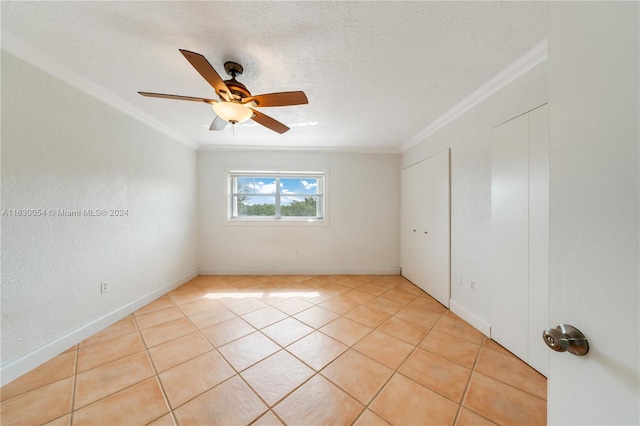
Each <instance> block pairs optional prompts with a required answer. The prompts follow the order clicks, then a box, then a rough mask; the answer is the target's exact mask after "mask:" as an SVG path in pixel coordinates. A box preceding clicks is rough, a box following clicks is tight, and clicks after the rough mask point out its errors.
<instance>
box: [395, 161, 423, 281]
mask: <svg viewBox="0 0 640 426" xmlns="http://www.w3.org/2000/svg"><path fill="white" fill-rule="evenodd" d="M417 182H418V176H417V169H416V167H415V166H413V167H408V168H406V169H404V170H403V171H402V177H401V192H400V203H401V212H400V223H401V232H400V241H401V243H400V244H401V253H400V258H401V259H402V276H404V277H405V278H406V279H408V280H409V281H411V282H413V283H417V282H418V281H419V277H420V273H421V271H420V261H419V256H420V239H419V238H418V197H417V195H416V193H417Z"/></svg>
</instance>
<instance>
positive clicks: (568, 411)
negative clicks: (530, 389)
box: [548, 2, 640, 425]
mask: <svg viewBox="0 0 640 426" xmlns="http://www.w3.org/2000/svg"><path fill="white" fill-rule="evenodd" d="M639 17H640V3H638V2H594V3H591V2H577V3H573V2H552V3H550V23H549V106H550V120H549V122H550V175H549V176H550V195H551V197H550V212H551V215H550V223H549V225H550V234H549V259H550V263H549V278H550V291H549V296H550V306H549V319H550V322H551V324H552V325H557V324H560V323H567V324H571V325H573V326H575V327H577V328H578V329H580V331H582V332H583V333H584V334H585V336H586V337H587V339H588V340H589V346H590V351H589V353H588V354H587V355H586V356H584V357H576V356H573V355H570V354H568V353H557V352H552V351H549V357H550V359H549V382H548V387H549V388H548V389H549V392H548V422H549V424H563V425H567V424H580V425H589V424H598V425H603V424H607V425H623V424H624V425H638V424H640V407H639V405H640V321H639V319H640V295H639V293H640V282H639V281H640V279H639V263H640V250H639V228H640V223H639V216H640V214H639V198H640V185H639V168H640V164H639V150H640V146H639V140H640V131H639V129H638V122H639V119H638V117H639V116H640V109H639V93H640V85H639V74H640V69H639V63H640V57H639V56H640V55H639V51H640V42H639V40H640V34H639V32H640V31H639V29H640V19H639Z"/></svg>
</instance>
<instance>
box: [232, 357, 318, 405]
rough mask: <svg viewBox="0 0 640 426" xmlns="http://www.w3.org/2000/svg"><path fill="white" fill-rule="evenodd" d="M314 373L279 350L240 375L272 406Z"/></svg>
mask: <svg viewBox="0 0 640 426" xmlns="http://www.w3.org/2000/svg"><path fill="white" fill-rule="evenodd" d="M314 373H315V372H314V371H313V370H312V369H310V368H309V367H307V366H306V365H304V364H303V363H302V362H300V361H298V360H297V359H296V358H295V357H294V356H293V355H291V354H289V353H288V352H286V351H280V352H278V353H276V354H274V355H272V356H270V357H269V358H267V359H264V360H262V361H260V362H259V363H257V364H255V365H254V366H252V367H250V368H248V369H246V370H245V371H243V372H242V373H241V376H242V377H244V379H245V380H246V381H247V382H248V383H249V385H250V386H251V387H252V388H253V390H255V391H256V392H257V393H258V395H260V396H261V397H262V399H263V400H265V401H266V403H267V404H268V405H269V406H272V405H274V404H275V403H276V402H278V401H280V400H281V399H282V398H283V397H284V396H285V395H287V394H288V393H289V392H291V391H292V390H294V389H295V388H297V387H298V386H300V385H301V384H302V383H304V382H305V381H306V380H307V379H308V378H310V377H311V376H312V375H313V374H314Z"/></svg>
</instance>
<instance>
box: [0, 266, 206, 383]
mask: <svg viewBox="0 0 640 426" xmlns="http://www.w3.org/2000/svg"><path fill="white" fill-rule="evenodd" d="M197 276H198V271H197V270H194V271H191V272H189V273H187V274H185V275H183V276H181V277H180V278H177V279H176V280H174V281H172V282H170V283H169V284H167V285H165V286H163V287H161V288H159V289H157V290H154V291H152V292H151V293H148V294H146V295H144V296H142V297H140V298H138V299H136V300H134V301H133V302H130V303H127V304H126V305H124V306H122V307H121V308H118V309H116V310H115V311H113V312H110V313H108V314H107V315H105V316H103V317H101V318H98V319H97V320H95V321H92V322H90V323H89V324H86V325H84V326H82V327H80V328H79V329H77V330H75V331H72V332H71V333H69V334H67V335H65V336H63V337H61V338H59V339H56V340H54V341H53V342H50V343H48V344H46V345H44V346H42V347H40V348H37V349H35V350H33V351H31V352H29V353H28V354H26V355H25V356H23V357H21V358H19V359H17V360H15V361H13V362H11V363H9V364H7V365H3V366H2V367H1V368H0V380H1V385H2V386H4V385H5V384H7V383H9V382H11V381H12V380H15V379H16V378H18V377H20V376H22V375H23V374H25V373H28V372H29V371H31V370H33V369H34V368H36V367H38V366H39V365H41V364H44V363H45V362H47V361H49V360H50V359H51V358H53V357H55V356H57V355H58V354H60V353H61V352H64V351H65V350H67V349H69V348H70V347H71V346H73V345H76V344H78V343H80V342H82V341H83V340H84V339H86V338H87V337H90V336H93V335H94V334H96V333H97V332H98V331H100V330H102V329H104V328H106V327H108V326H110V325H111V324H113V323H114V322H116V321H119V320H121V319H122V318H124V317H126V316H127V315H129V314H131V313H133V312H135V311H136V310H138V309H140V308H141V307H143V306H145V305H147V304H149V303H151V302H153V301H154V300H156V299H157V298H159V297H161V296H163V295H165V294H167V293H168V292H170V291H171V290H173V289H175V288H178V287H180V286H181V285H182V284H184V283H186V282H187V281H189V280H192V279H193V278H195V277H197Z"/></svg>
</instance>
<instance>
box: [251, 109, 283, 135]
mask: <svg viewBox="0 0 640 426" xmlns="http://www.w3.org/2000/svg"><path fill="white" fill-rule="evenodd" d="M251 111H253V114H254V115H253V117H251V119H252V120H253V121H255V122H256V123H258V124H262V125H263V126H264V127H266V128H268V129H271V130H273V131H274V132H278V133H280V134H282V133H284V132H286V131H288V130H289V128H288V127H287V126H285V125H284V124H282V123H281V122H279V121H278V120H275V119H273V118H271V117H269V116H268V115H265V114H263V113H261V112H260V111H256V110H255V109H253V108H251Z"/></svg>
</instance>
